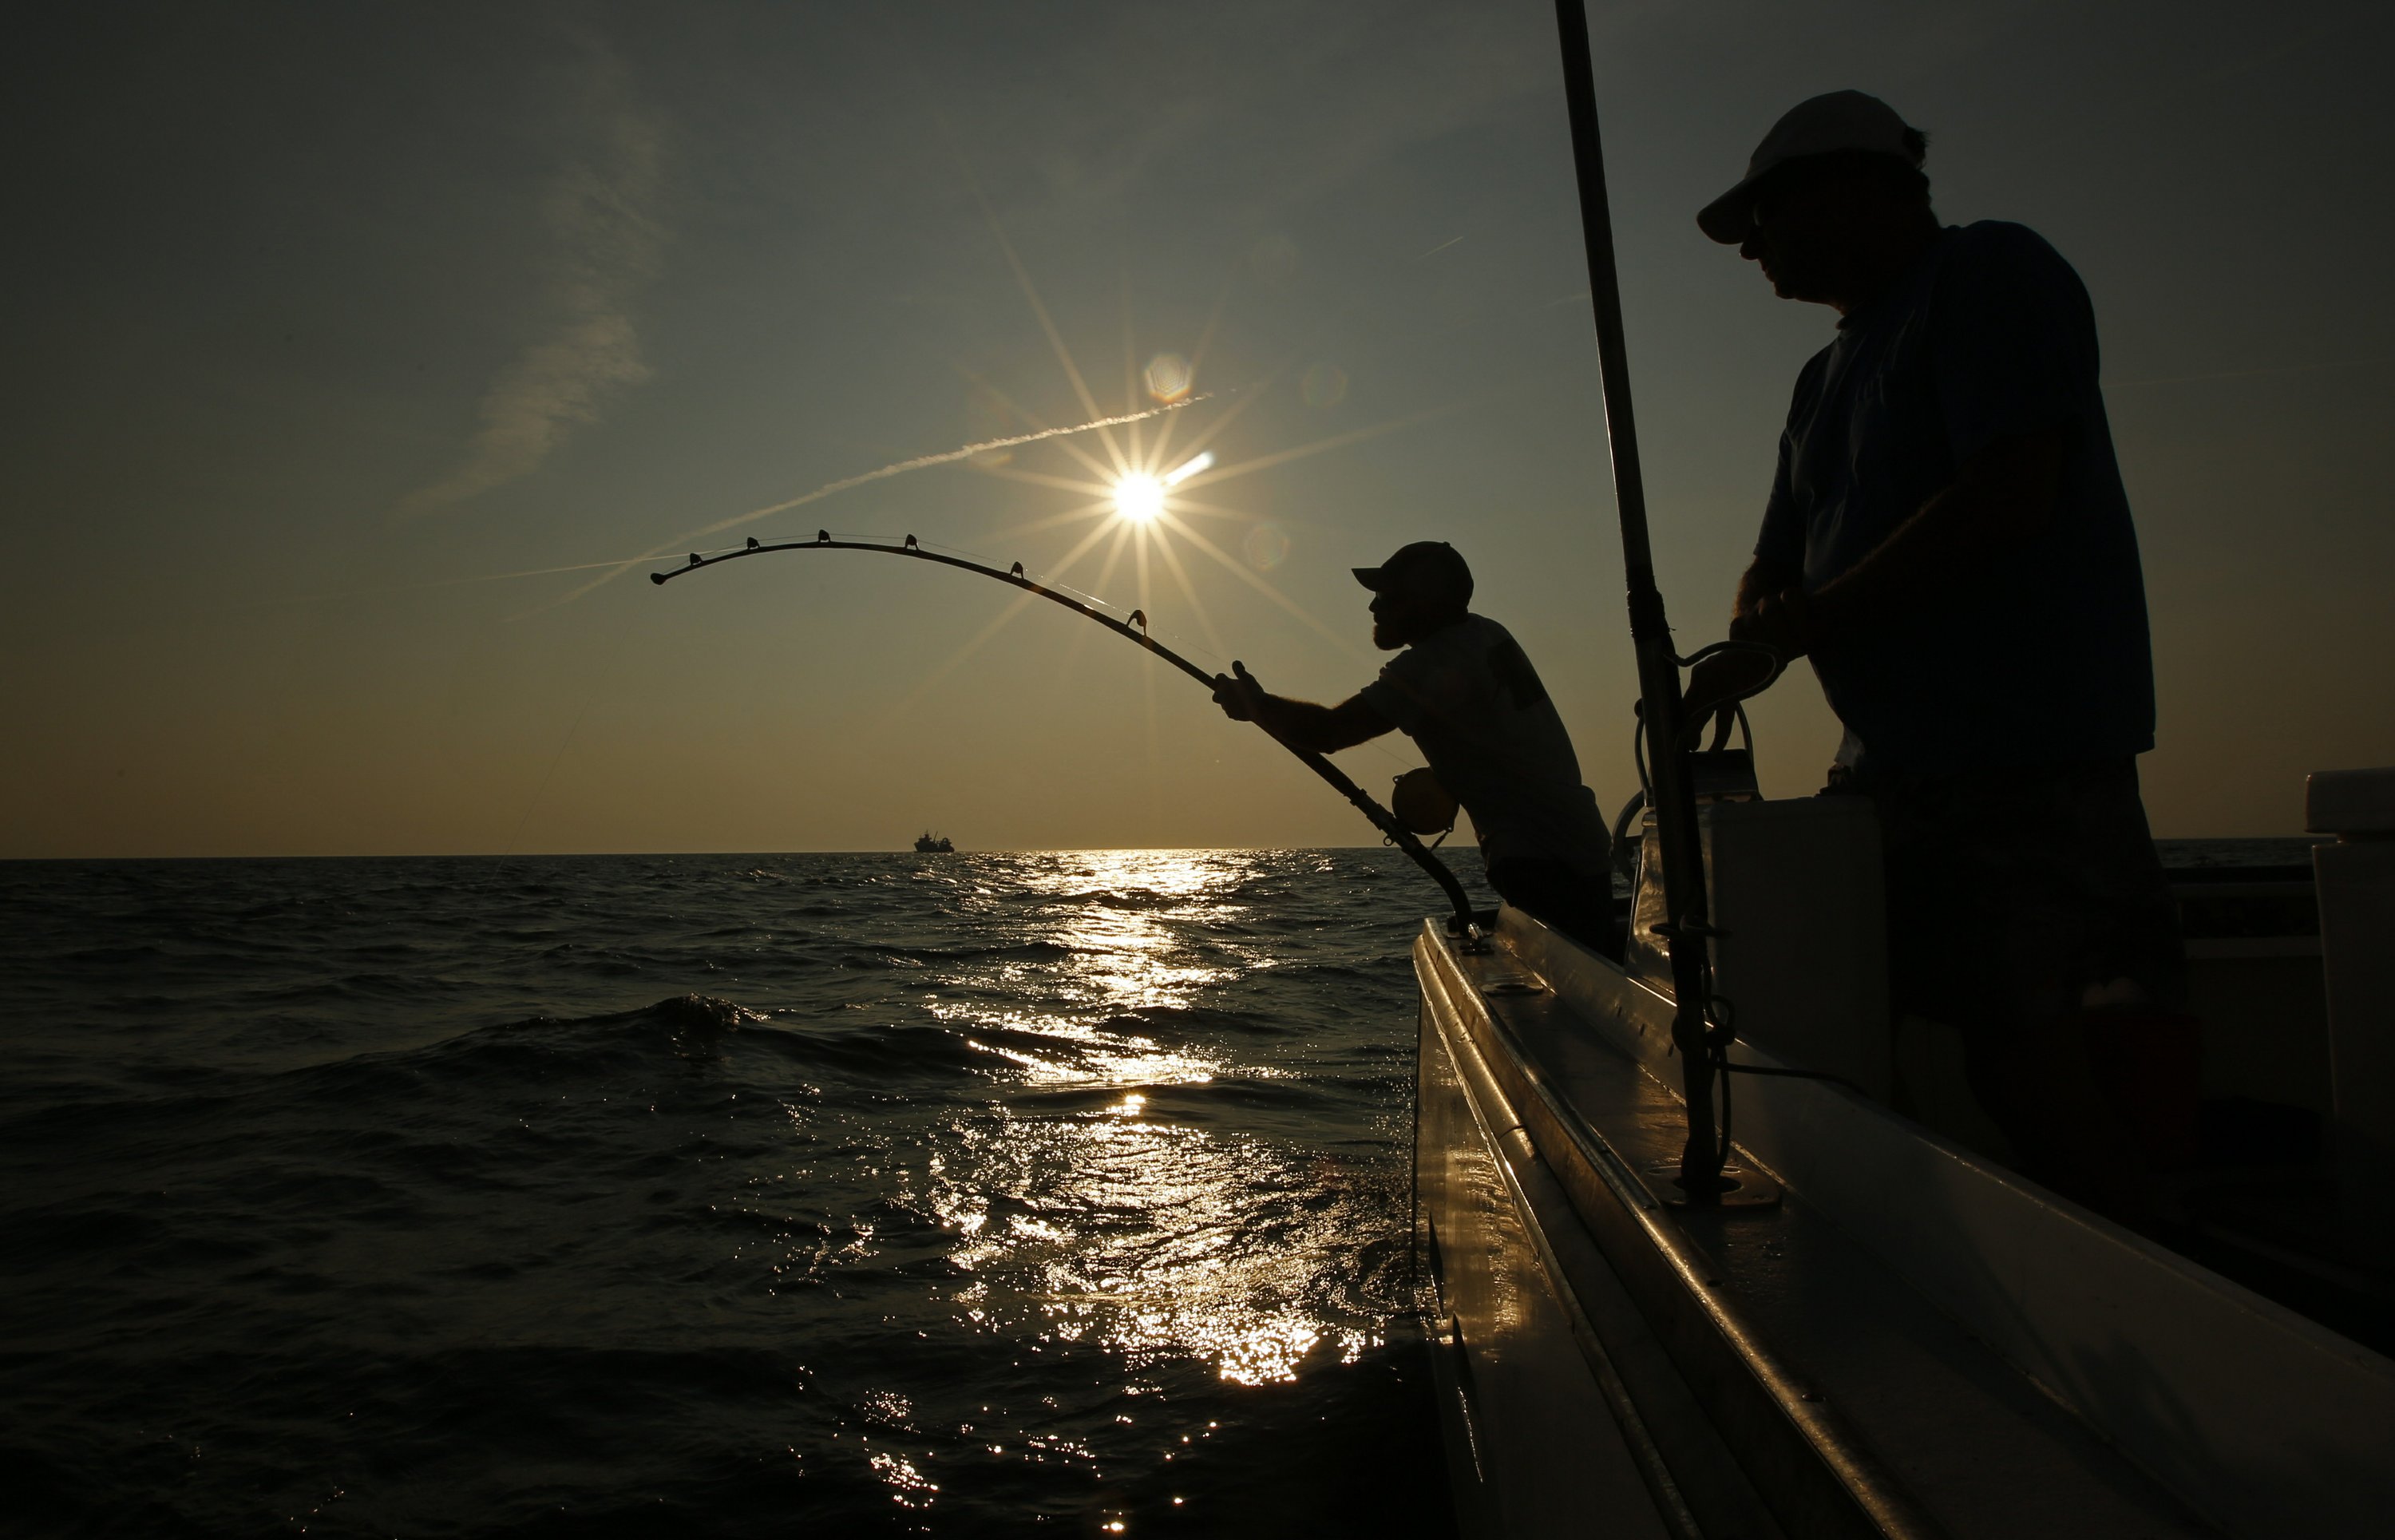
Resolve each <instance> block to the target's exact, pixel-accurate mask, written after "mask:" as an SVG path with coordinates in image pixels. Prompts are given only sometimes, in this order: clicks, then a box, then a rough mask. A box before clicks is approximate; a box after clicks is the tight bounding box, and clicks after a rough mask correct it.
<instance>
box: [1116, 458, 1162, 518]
mask: <svg viewBox="0 0 2395 1540" xmlns="http://www.w3.org/2000/svg"><path fill="white" fill-rule="evenodd" d="M1163 511H1164V484H1163V483H1162V482H1160V481H1158V480H1157V478H1155V477H1154V476H1151V475H1148V474H1146V473H1145V472H1142V471H1134V472H1132V473H1131V474H1130V475H1128V476H1125V477H1123V478H1122V480H1120V481H1118V482H1117V483H1115V513H1116V515H1117V516H1118V517H1119V518H1123V519H1127V520H1129V521H1130V522H1131V523H1132V524H1154V523H1155V522H1156V517H1157V515H1158V514H1159V513H1161V512H1163Z"/></svg>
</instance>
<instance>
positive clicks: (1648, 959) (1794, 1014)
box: [1629, 797, 1895, 1102]
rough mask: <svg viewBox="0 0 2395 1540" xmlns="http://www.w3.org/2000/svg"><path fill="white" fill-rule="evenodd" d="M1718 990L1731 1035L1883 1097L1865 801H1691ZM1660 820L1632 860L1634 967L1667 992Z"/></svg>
mask: <svg viewBox="0 0 2395 1540" xmlns="http://www.w3.org/2000/svg"><path fill="white" fill-rule="evenodd" d="M1697 822H1698V825H1699V827H1700V829H1701V830H1702V832H1703V839H1704V853H1705V887H1706V904H1707V908H1708V909H1709V911H1710V914H1711V918H1712V923H1713V924H1714V926H1716V927H1717V928H1719V929H1721V930H1723V931H1726V932H1727V933H1728V934H1727V936H1719V937H1716V938H1715V940H1714V992H1715V993H1716V994H1718V995H1721V996H1723V997H1724V998H1726V999H1727V1000H1728V1001H1729V1002H1730V1011H1731V1012H1732V1013H1733V1014H1732V1015H1730V1016H1728V1018H1727V1019H1730V1020H1733V1021H1734V1022H1735V1024H1736V1026H1737V1028H1738V1035H1739V1039H1740V1042H1751V1043H1753V1044H1754V1045H1755V1046H1756V1047H1757V1048H1760V1049H1762V1050H1763V1051H1764V1052H1765V1053H1766V1054H1769V1055H1771V1056H1772V1057H1774V1058H1776V1059H1778V1060H1780V1062H1781V1063H1783V1064H1787V1065H1790V1066H1792V1067H1794V1068H1797V1069H1820V1070H1825V1071H1827V1072H1828V1073H1830V1074H1833V1075H1838V1076H1841V1077H1843V1078H1845V1079H1846V1080H1849V1081H1852V1082H1854V1083H1855V1084H1856V1085H1857V1086H1859V1087H1860V1088H1861V1089H1862V1090H1863V1091H1865V1092H1867V1093H1868V1094H1870V1095H1872V1096H1873V1097H1876V1098H1877V1099H1879V1100H1880V1101H1883V1102H1885V1101H1886V1100H1887V1099H1888V1094H1889V1089H1890V1086H1891V1084H1892V1082H1893V1080H1894V1073H1895V1048H1894V1039H1893V1033H1892V1028H1891V1023H1890V1022H1889V1019H1888V1010H1887V917H1886V902H1885V898H1884V896H1883V893H1882V888H1881V870H1880V848H1879V819H1878V817H1877V816H1876V815H1875V814H1874V813H1873V811H1872V803H1871V800H1870V799H1869V798H1867V797H1804V798H1792V799H1790V800H1788V801H1784V802H1763V801H1749V802H1714V803H1706V804H1705V805H1703V806H1701V807H1700V808H1699V809H1698V810H1697ZM1660 862H1661V854H1660V852H1659V850H1658V848H1657V843H1656V839H1655V815H1654V814H1653V813H1652V812H1649V813H1648V814H1647V831H1646V839H1645V843H1644V845H1643V847H1642V848H1641V850H1640V852H1639V857H1638V896H1637V902H1636V904H1635V906H1634V908H1633V909H1632V913H1631V923H1630V924H1631V931H1630V950H1629V967H1630V971H1631V973H1632V974H1633V975H1634V976H1637V977H1638V978H1640V979H1643V980H1645V981H1646V982H1647V983H1649V984H1651V985H1653V986H1654V987H1655V988H1657V989H1661V990H1662V991H1663V992H1664V993H1666V994H1669V993H1670V992H1671V989H1672V968H1671V963H1670V962H1669V960H1668V959H1667V958H1666V957H1665V956H1664V952H1663V938H1662V937H1661V936H1657V935H1655V934H1654V931H1653V927H1654V926H1656V925H1658V924H1661V923H1662V921H1663V892H1662V878H1661V868H1660Z"/></svg>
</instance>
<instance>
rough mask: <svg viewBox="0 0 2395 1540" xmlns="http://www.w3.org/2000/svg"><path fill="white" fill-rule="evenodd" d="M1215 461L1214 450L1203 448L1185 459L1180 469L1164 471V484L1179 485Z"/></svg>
mask: <svg viewBox="0 0 2395 1540" xmlns="http://www.w3.org/2000/svg"><path fill="white" fill-rule="evenodd" d="M1213 463H1214V451H1212V450H1211V449H1207V450H1203V451H1201V452H1199V453H1198V454H1197V455H1196V456H1193V457H1192V458H1189V459H1186V460H1184V461H1183V462H1182V463H1181V465H1180V467H1179V469H1177V470H1172V471H1166V472H1165V473H1164V485H1167V486H1178V485H1181V484H1182V483H1183V482H1185V481H1187V480H1188V479H1189V478H1190V477H1192V476H1194V475H1196V474H1197V473H1198V471H1203V470H1205V469H1207V468H1208V467H1209V466H1211V465H1212V464H1213Z"/></svg>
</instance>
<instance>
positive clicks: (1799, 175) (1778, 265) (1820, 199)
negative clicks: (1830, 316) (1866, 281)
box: [1738, 163, 1869, 305]
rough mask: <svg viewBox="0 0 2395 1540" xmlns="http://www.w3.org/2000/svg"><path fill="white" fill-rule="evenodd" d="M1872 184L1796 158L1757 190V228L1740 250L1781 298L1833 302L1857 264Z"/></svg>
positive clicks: (1824, 303) (1755, 208)
mask: <svg viewBox="0 0 2395 1540" xmlns="http://www.w3.org/2000/svg"><path fill="white" fill-rule="evenodd" d="M1868 196H1869V193H1868V190H1867V189H1865V188H1864V187H1862V186H1861V185H1860V184H1859V182H1858V181H1857V179H1855V178H1853V177H1852V176H1839V175H1837V174H1835V173H1834V172H1830V171H1826V170H1824V169H1821V168H1818V167H1812V166H1805V165H1803V164H1802V163H1793V164H1791V165H1788V166H1782V167H1780V169H1779V170H1778V171H1776V172H1774V173H1773V174H1772V175H1771V176H1770V178H1769V179H1766V181H1765V182H1764V184H1763V186H1762V187H1761V188H1760V189H1759V190H1758V191H1757V192H1756V193H1755V196H1754V229H1753V232H1751V233H1749V234H1748V236H1747V238H1746V240H1745V241H1744V242H1743V243H1742V244H1740V246H1739V248H1738V254H1739V255H1740V256H1741V257H1743V258H1745V259H1747V260H1749V261H1751V262H1753V263H1756V264H1757V265H1759V266H1760V267H1761V268H1762V269H1763V275H1764V277H1766V278H1767V279H1769V280H1770V281H1771V290H1772V292H1773V293H1774V294H1777V295H1779V296H1780V298H1781V299H1806V300H1810V301H1812V302H1813V303H1815V304H1823V305H1828V304H1835V303H1837V302H1838V301H1839V300H1840V299H1843V298H1844V293H1843V290H1844V286H1845V285H1844V280H1845V279H1846V276H1847V274H1848V272H1849V271H1850V270H1851V268H1852V267H1853V265H1854V255H1853V254H1854V252H1855V248H1856V246H1858V244H1859V241H1860V240H1861V238H1862V236H1863V232H1864V228H1865V227H1864V220H1865V219H1866V218H1867V215H1868V209H1867V206H1866V205H1867V202H1868Z"/></svg>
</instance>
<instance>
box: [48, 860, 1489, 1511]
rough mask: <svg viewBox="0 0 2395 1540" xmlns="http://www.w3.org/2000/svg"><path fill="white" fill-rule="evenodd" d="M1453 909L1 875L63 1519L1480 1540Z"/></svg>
mask: <svg viewBox="0 0 2395 1540" xmlns="http://www.w3.org/2000/svg"><path fill="white" fill-rule="evenodd" d="M1475 876H1476V874H1475ZM1418 889H1422V884H1421V883H1420V879H1419V878H1418V876H1416V875H1415V874H1413V873H1411V872H1410V871H1409V870H1407V869H1405V868H1404V866H1403V865H1402V863H1400V862H1396V861H1393V860H1391V859H1389V858H1387V857H1386V856H1383V855H1382V854H1380V853H1375V852H1285V853H1253V852H1221V853H1183V852H1112V853H1063V854H1052V855H1017V856H930V857H926V856H723V857H689V856H683V857H582V858H573V859H519V860H505V861H502V860H496V859H487V860H464V859H460V860H406V861H400V860H389V861H365V860H358V861H253V862H154V863H22V864H14V865H7V866H0V935H5V936H7V940H6V942H5V943H0V945H5V946H6V947H7V957H6V962H7V974H6V984H5V986H0V988H5V994H0V1008H5V1017H0V1019H5V1020H6V1022H7V1030H8V1032H9V1037H10V1049H11V1062H12V1067H13V1069H14V1073H12V1074H11V1075H10V1076H9V1077H7V1078H6V1079H5V1081H0V1241H5V1244H6V1247H7V1254H8V1255H9V1258H10V1265H9V1267H8V1268H7V1269H6V1271H5V1274H0V1327H5V1335H6V1344H7V1346H6V1348H5V1350H4V1351H0V1480H5V1482H6V1486H7V1490H8V1492H9V1494H10V1496H9V1498H8V1499H7V1506H8V1507H11V1508H12V1509H14V1510H15V1511H16V1512H17V1513H18V1514H19V1516H20V1521H23V1522H26V1523H29V1524H31V1525H32V1526H33V1533H61V1534H108V1533H126V1534H136V1533H139V1534H153V1533H154V1534H227V1535H231V1534H257V1533H267V1532H269V1531H283V1530H298V1529H304V1530H307V1531H309V1532H311V1533H357V1534H367V1533H374V1534H394V1533H396V1534H409V1535H434V1534H474V1535H484V1534H502V1533H507V1534H514V1533H526V1534H530V1533H557V1534H590V1533H675V1534H717V1533H720V1534H749V1533H760V1534H761V1533H774V1534H782V1533H791V1532H792V1531H793V1530H797V1529H804V1530H808V1531H811V1532H820V1533H1014V1532H1016V1531H1024V1532H1030V1531H1034V1530H1037V1531H1039V1532H1041V1533H1053V1532H1056V1531H1057V1530H1058V1529H1059V1527H1060V1526H1061V1527H1062V1528H1063V1529H1065V1530H1066V1531H1073V1532H1086V1531H1089V1530H1091V1529H1092V1528H1093V1527H1095V1526H1096V1525H1098V1524H1100V1523H1107V1522H1120V1523H1122V1524H1124V1525H1125V1526H1126V1532H1128V1533H1145V1532H1148V1531H1151V1530H1167V1531H1173V1532H1176V1533H1222V1532H1224V1530H1228V1529H1233V1528H1237V1529H1239V1530H1243V1531H1246V1532H1249V1533H1266V1534H1270V1533H1300V1532H1303V1533H1325V1532H1330V1533H1346V1532H1356V1531H1370V1532H1372V1533H1376V1534H1420V1533H1443V1532H1444V1529H1445V1520H1444V1507H1445V1498H1444V1495H1443V1492H1442V1490H1441V1489H1440V1487H1439V1486H1438V1482H1437V1478H1436V1471H1437V1469H1438V1466H1439V1455H1438V1454H1437V1450H1436V1436H1435V1432H1434V1430H1433V1428H1432V1427H1431V1424H1430V1413H1429V1410H1428V1406H1427V1402H1426V1401H1425V1399H1424V1398H1425V1396H1426V1391H1425V1389H1424V1387H1423V1386H1422V1383H1421V1377H1422V1376H1421V1374H1420V1366H1419V1363H1418V1361H1417V1360H1416V1358H1415V1357H1414V1356H1413V1355H1412V1354H1410V1353H1408V1352H1405V1351H1401V1350H1399V1348H1398V1347H1396V1346H1393V1344H1392V1342H1391V1340H1390V1337H1391V1325H1392V1321H1393V1319H1394V1316H1395V1313H1396V1311H1397V1310H1398V1308H1400V1306H1401V1305H1402V1303H1403V1300H1404V1298H1405V1287H1406V1285H1405V1280H1404V1270H1405V1266H1406V1250H1405V1245H1404V1236H1403V1228H1402V1226H1403V1212H1404V1204H1405V1194H1404V1186H1405V1181H1406V1165H1405V1159H1404V1149H1403V1143H1402V1135H1403V1125H1404V1119H1405V1116H1406V1099H1405V1098H1406V1093H1407V1077H1408V1073H1409V1068H1410V1054H1411V1048H1412V1034H1413V1001H1412V991H1411V984H1410V975H1409V966H1408V963H1407V958H1406V949H1407V946H1408V944H1409V940H1410V937H1411V934H1412V931H1413V928H1414V927H1415V925H1417V924H1418V923H1419V920H1418V918H1417V916H1419V914H1421V913H1422V911H1423V910H1424V909H1428V908H1433V907H1435V905H1434V904H1433V902H1432V900H1433V899H1434V898H1435V895H1434V894H1432V893H1430V892H1428V891H1427V890H1422V891H1418Z"/></svg>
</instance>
